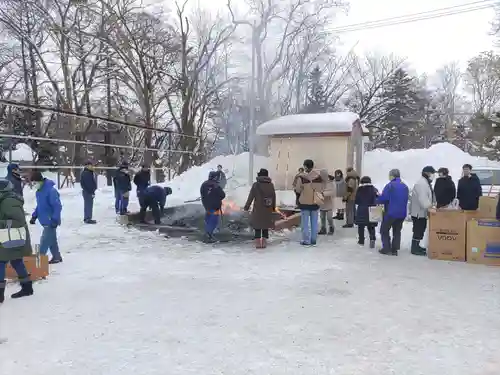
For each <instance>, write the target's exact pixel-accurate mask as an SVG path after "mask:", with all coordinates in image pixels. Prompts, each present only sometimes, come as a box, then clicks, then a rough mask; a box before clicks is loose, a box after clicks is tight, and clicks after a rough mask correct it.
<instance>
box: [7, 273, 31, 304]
mask: <svg viewBox="0 0 500 375" xmlns="http://www.w3.org/2000/svg"><path fill="white" fill-rule="evenodd" d="M32 295H33V282H32V281H31V280H30V279H29V276H28V278H27V279H26V280H21V290H20V291H19V292H17V293H14V294H13V295H11V298H14V299H17V298H22V297H28V296H32Z"/></svg>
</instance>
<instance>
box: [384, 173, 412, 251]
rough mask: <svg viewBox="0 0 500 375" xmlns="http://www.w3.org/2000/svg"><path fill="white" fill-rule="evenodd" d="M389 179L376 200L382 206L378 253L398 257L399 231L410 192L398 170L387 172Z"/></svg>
mask: <svg viewBox="0 0 500 375" xmlns="http://www.w3.org/2000/svg"><path fill="white" fill-rule="evenodd" d="M389 179H390V180H391V181H390V182H389V183H388V184H387V185H385V187H384V190H383V191H382V195H381V196H380V197H378V199H377V203H378V204H383V205H384V216H383V219H382V224H381V226H380V237H381V239H382V249H380V250H379V253H380V254H383V255H398V250H399V249H400V247H401V230H402V229H403V222H404V220H405V219H406V215H407V210H408V198H409V193H410V191H409V189H408V186H406V184H405V183H404V182H402V181H401V173H400V172H399V169H392V170H391V171H390V172H389ZM391 229H392V241H391V235H390V230H391Z"/></svg>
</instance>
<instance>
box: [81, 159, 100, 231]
mask: <svg viewBox="0 0 500 375" xmlns="http://www.w3.org/2000/svg"><path fill="white" fill-rule="evenodd" d="M80 186H81V187H82V196H83V222H84V223H85V224H96V223H97V222H96V221H95V220H94V219H93V218H92V213H93V210H94V198H95V191H96V190H97V179H96V175H95V173H94V165H93V164H92V162H91V161H88V162H87V163H85V168H84V169H83V171H82V174H81V175H80Z"/></svg>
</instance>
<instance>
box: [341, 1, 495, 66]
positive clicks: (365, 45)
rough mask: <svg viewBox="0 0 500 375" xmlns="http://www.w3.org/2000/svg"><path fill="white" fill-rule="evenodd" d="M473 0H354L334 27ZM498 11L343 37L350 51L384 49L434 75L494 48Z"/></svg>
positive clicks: (410, 24) (454, 16)
mask: <svg viewBox="0 0 500 375" xmlns="http://www.w3.org/2000/svg"><path fill="white" fill-rule="evenodd" d="M472 1H474V0H439V1H435V0H418V1H414V0H411V1H410V0H351V1H350V10H349V13H348V15H347V16H345V17H342V18H341V19H339V20H337V22H335V25H334V26H333V27H339V26H344V25H351V24H357V23H361V22H366V21H374V20H379V19H384V18H389V17H395V16H400V15H404V14H409V13H418V12H425V11H429V10H434V9H438V8H446V7H449V6H455V5H460V4H466V3H470V2H472ZM493 18H494V11H493V9H485V10H479V11H475V12H471V13H465V14H459V15H453V16H447V17H442V18H436V19H432V20H425V21H419V22H414V23H408V24H403V25H395V26H390V27H383V28H378V29H371V30H363V31H356V32H351V33H345V34H342V36H341V40H342V42H343V47H342V48H344V49H346V50H349V49H351V48H352V46H354V45H356V43H358V44H357V45H356V48H355V50H356V51H359V52H367V51H374V50H375V51H380V52H386V53H391V52H393V53H395V54H398V55H401V56H406V57H408V60H409V62H410V63H411V65H412V66H413V67H414V69H416V70H417V71H418V72H419V73H424V72H428V73H431V72H434V71H435V70H436V69H438V68H439V67H440V66H442V65H444V64H446V63H447V62H450V61H454V60H456V61H460V62H461V63H462V65H463V66H465V64H466V62H467V60H468V59H470V58H471V57H473V56H475V55H476V54H478V53H480V52H482V51H486V50H491V49H493V48H494V46H493V41H494V40H493V37H492V36H490V35H488V34H489V32H490V24H491V21H492V20H493Z"/></svg>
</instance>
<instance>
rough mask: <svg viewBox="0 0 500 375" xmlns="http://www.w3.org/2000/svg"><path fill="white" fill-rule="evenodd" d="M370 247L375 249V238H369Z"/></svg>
mask: <svg viewBox="0 0 500 375" xmlns="http://www.w3.org/2000/svg"><path fill="white" fill-rule="evenodd" d="M370 249H375V240H370Z"/></svg>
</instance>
